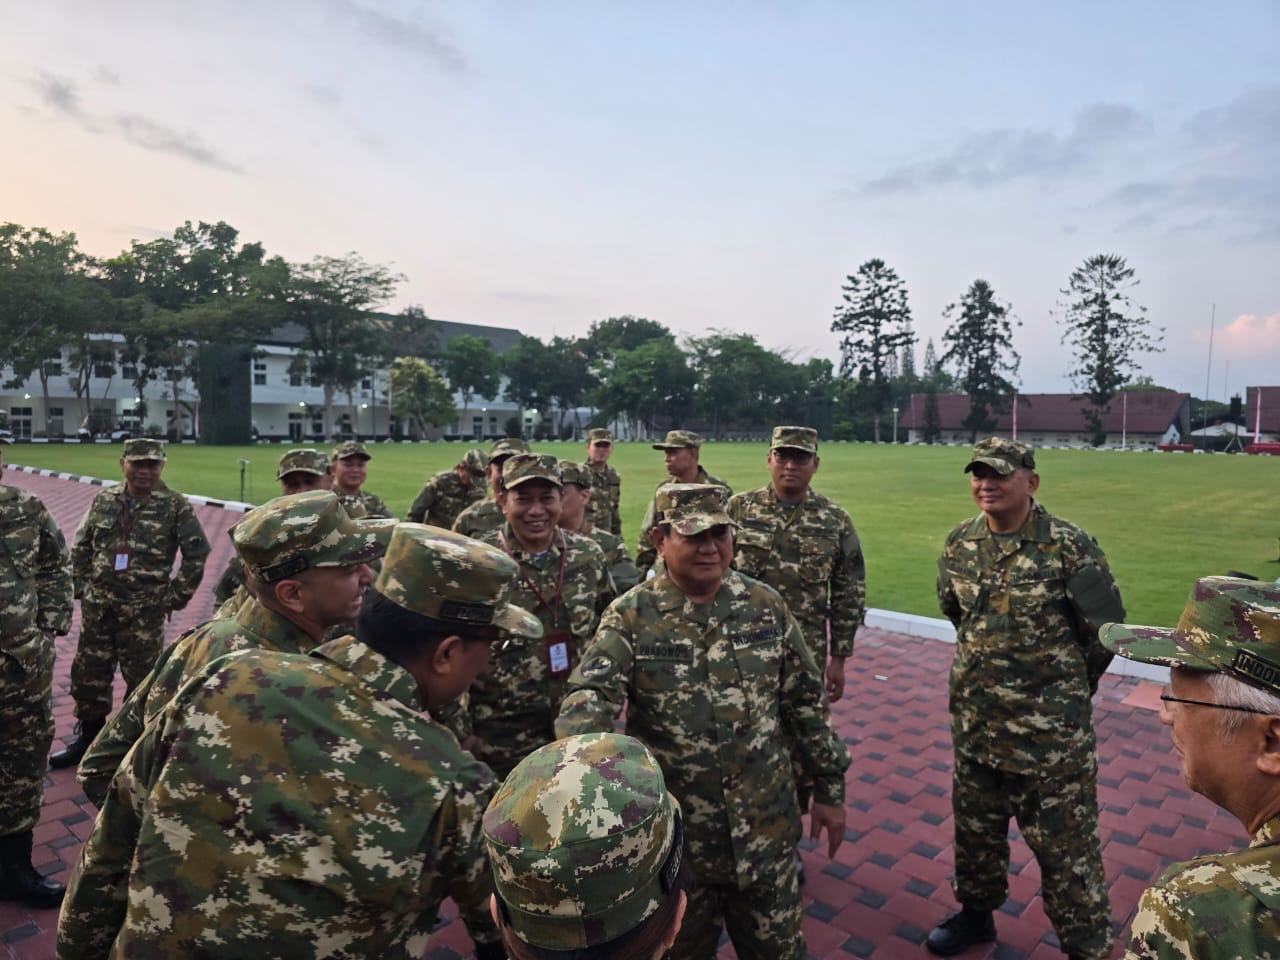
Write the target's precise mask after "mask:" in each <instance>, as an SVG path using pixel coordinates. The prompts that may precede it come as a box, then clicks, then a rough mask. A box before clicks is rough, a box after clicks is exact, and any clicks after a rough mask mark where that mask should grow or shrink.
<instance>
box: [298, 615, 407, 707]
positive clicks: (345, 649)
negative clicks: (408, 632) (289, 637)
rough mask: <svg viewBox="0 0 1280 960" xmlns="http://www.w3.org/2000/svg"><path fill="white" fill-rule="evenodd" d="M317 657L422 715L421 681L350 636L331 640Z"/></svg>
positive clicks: (317, 653) (316, 653) (324, 644)
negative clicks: (419, 688)
mask: <svg viewBox="0 0 1280 960" xmlns="http://www.w3.org/2000/svg"><path fill="white" fill-rule="evenodd" d="M311 655H312V656H313V657H318V658H319V659H321V660H328V661H330V662H331V663H336V664H337V665H338V666H340V667H342V668H344V669H345V670H347V671H348V672H349V673H351V674H352V676H354V677H356V679H358V680H359V681H360V682H361V683H363V684H364V685H365V686H366V687H369V688H371V689H373V690H374V691H376V692H377V693H378V694H379V696H380V698H383V699H387V698H390V699H392V700H397V701H399V702H400V703H403V704H404V705H405V706H406V707H409V708H411V709H413V710H416V711H418V712H422V710H424V709H425V708H426V704H424V703H423V702H422V695H421V694H420V693H419V691H418V681H416V680H414V679H413V676H412V674H410V673H409V671H408V670H406V669H405V668H404V667H402V666H400V665H398V664H395V663H392V662H391V661H390V660H388V659H387V658H386V657H384V656H383V655H382V654H380V653H378V652H377V651H376V650H374V649H373V648H371V647H368V646H366V645H365V644H363V643H361V642H360V641H359V640H357V639H356V638H355V637H353V636H351V635H350V634H348V635H347V636H344V637H339V638H338V639H337V640H330V641H329V642H327V643H323V644H321V645H320V646H318V647H316V648H315V649H314V650H312V651H311Z"/></svg>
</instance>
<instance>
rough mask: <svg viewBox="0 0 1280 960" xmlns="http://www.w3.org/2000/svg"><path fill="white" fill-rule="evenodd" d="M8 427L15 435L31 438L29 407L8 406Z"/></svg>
mask: <svg viewBox="0 0 1280 960" xmlns="http://www.w3.org/2000/svg"><path fill="white" fill-rule="evenodd" d="M9 429H10V430H12V431H13V435H14V436H15V437H25V438H26V439H28V440H30V439H31V408H30V407H10V408H9Z"/></svg>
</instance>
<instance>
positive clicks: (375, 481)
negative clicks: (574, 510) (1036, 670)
mask: <svg viewBox="0 0 1280 960" xmlns="http://www.w3.org/2000/svg"><path fill="white" fill-rule="evenodd" d="M535 448H536V449H537V450H538V451H539V452H545V453H551V454H555V455H557V456H571V457H581V456H583V455H584V453H585V450H584V447H583V446H582V445H580V444H568V443H542V444H536V445H535ZM285 449H286V447H285V446H283V445H275V446H271V445H262V446H257V447H197V446H181V447H174V448H171V452H170V459H169V463H168V465H167V467H166V468H165V480H166V481H168V482H169V483H170V485H171V486H174V487H176V488H177V489H179V490H183V491H185V492H187V493H201V494H205V495H207V496H212V497H218V498H225V499H239V498H240V466H239V460H240V458H244V459H247V460H249V465H248V467H247V468H246V471H245V478H246V479H245V499H247V500H249V501H251V502H260V501H262V500H265V499H267V498H269V497H270V496H272V495H273V494H274V493H275V490H276V486H275V479H274V478H275V464H276V460H277V459H278V458H279V455H280V454H281V453H283V452H284V450H285ZM464 450H465V448H464V447H463V446H462V445H460V444H447V443H434V444H418V445H413V444H380V445H378V446H376V447H375V448H374V459H373V462H372V463H371V464H370V465H369V484H368V486H369V489H370V490H372V491H373V492H375V493H377V494H379V495H380V496H382V497H383V498H384V499H385V500H386V501H387V503H388V504H389V505H390V506H391V508H392V509H393V510H394V511H396V512H397V513H398V514H403V513H404V511H405V510H407V509H408V506H409V503H410V501H411V500H412V499H413V497H414V494H416V493H417V491H418V487H419V486H420V484H421V483H422V481H423V480H424V479H425V478H426V477H427V476H428V475H429V474H431V473H432V472H434V471H436V470H440V469H443V468H444V467H447V466H450V465H451V464H454V463H456V462H457V461H458V459H459V458H460V457H461V455H462V453H463V452H464ZM765 452H766V446H765V445H764V444H763V443H758V444H746V443H719V444H708V445H707V446H706V447H705V448H704V449H703V452H702V462H703V463H704V464H705V465H706V466H707V468H708V469H709V470H710V471H711V472H712V473H714V474H716V475H717V476H720V477H722V478H724V479H725V480H726V481H728V482H729V483H730V484H732V485H733V488H734V489H735V490H745V489H748V488H750V487H753V486H759V485H761V484H763V483H764V482H765V481H766V479H767V475H766V473H765V469H764V458H765ZM5 453H6V459H7V460H8V461H9V462H12V463H26V464H30V465H33V466H39V467H47V468H52V469H56V470H63V471H68V472H72V473H79V474H88V475H91V476H98V477H116V476H118V475H119V466H118V464H117V459H118V457H119V452H118V450H117V449H116V448H114V447H108V446H104V445H94V446H89V445H79V444H66V445H49V446H44V445H31V446H27V445H22V446H16V447H9V448H8V449H7V450H6V451H5ZM821 453H822V467H821V469H820V470H819V472H818V475H817V478H816V480H815V486H816V487H817V488H818V489H819V490H821V491H822V492H823V493H826V494H827V495H828V496H831V497H832V498H834V499H835V500H836V501H838V502H839V503H841V504H843V505H844V507H845V508H846V509H847V510H848V511H849V513H850V514H851V515H852V517H853V522H854V525H855V526H856V527H857V528H858V532H859V534H860V535H861V537H862V541H863V547H864V551H865V553H866V556H867V577H868V595H869V602H870V604H871V605H872V606H875V607H881V608H885V609H890V610H901V611H906V612H909V613H918V614H923V615H925V616H937V615H938V614H937V607H936V605H935V601H934V594H933V578H934V569H935V567H934V564H935V562H936V559H937V555H938V551H939V549H940V547H941V544H942V539H943V537H944V536H945V535H946V533H947V531H948V530H949V529H950V528H951V527H952V526H953V525H955V524H956V523H957V522H959V521H960V520H962V519H964V518H965V517H967V516H969V515H971V514H972V513H973V512H974V511H975V508H974V506H973V503H972V501H971V500H970V499H969V491H968V482H967V479H966V477H965V476H964V474H963V473H962V472H961V470H962V467H963V466H964V464H965V462H966V460H967V456H966V454H967V450H965V449H961V448H957V447H907V446H897V447H895V446H890V445H881V446H875V445H871V444H827V445H824V446H823V447H822V449H821ZM1038 461H1039V470H1040V475H1041V485H1040V498H1041V500H1042V502H1043V503H1044V504H1045V506H1046V507H1047V508H1048V509H1049V510H1051V511H1053V512H1054V513H1056V514H1058V515H1060V516H1063V517H1065V518H1067V519H1069V520H1072V521H1074V522H1076V523H1078V524H1080V525H1081V526H1082V527H1084V528H1085V529H1086V530H1088V531H1089V532H1090V533H1092V534H1093V535H1094V536H1095V537H1097V538H1098V541H1099V543H1101V545H1102V547H1103V549H1104V550H1106V552H1107V555H1108V557H1110V559H1111V563H1112V566H1113V568H1114V569H1115V572H1116V577H1117V579H1118V580H1119V582H1120V587H1121V590H1122V591H1123V593H1124V597H1125V602H1126V606H1127V607H1128V609H1129V612H1130V618H1131V619H1133V620H1134V621H1136V622H1142V623H1158V624H1172V623H1174V622H1176V620H1177V617H1178V614H1179V613H1180V612H1181V610H1182V605H1183V603H1184V602H1185V600H1186V596H1187V591H1188V589H1189V588H1190V586H1191V583H1192V581H1194V580H1195V578H1196V577H1198V576H1205V575H1209V574H1220V573H1224V572H1226V571H1227V570H1244V571H1249V572H1251V573H1254V574H1256V575H1258V576H1261V577H1265V578H1267V579H1275V578H1276V577H1277V575H1280V565H1278V564H1277V563H1276V562H1275V561H1276V559H1277V538H1278V537H1280V519H1278V518H1277V511H1276V509H1275V506H1274V504H1275V497H1276V491H1277V490H1278V489H1280V458H1274V457H1248V456H1213V455H1203V454H1195V455H1192V454H1149V453H1117V452H1108V451H1085V450H1045V451H1040V452H1039V454H1038ZM612 462H613V464H614V466H616V467H617V468H618V471H619V473H621V474H622V478H623V483H622V494H623V502H622V508H623V525H624V528H625V529H624V533H625V535H626V537H627V540H628V543H630V544H631V545H632V547H633V548H634V545H635V538H636V535H637V532H638V529H639V526H640V519H641V517H642V515H643V513H644V508H645V503H646V500H647V498H648V497H649V495H651V493H652V491H653V487H654V485H655V484H657V483H658V482H659V481H660V480H661V479H662V478H663V476H665V471H664V469H663V465H662V455H661V453H660V452H658V451H655V450H652V449H650V447H649V446H648V445H647V444H625V443H624V444H618V445H617V448H616V451H615V453H614V457H613V461H612Z"/></svg>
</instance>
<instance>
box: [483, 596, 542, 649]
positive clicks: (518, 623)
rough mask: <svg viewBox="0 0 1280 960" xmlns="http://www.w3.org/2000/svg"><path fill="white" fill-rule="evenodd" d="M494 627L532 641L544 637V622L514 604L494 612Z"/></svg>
mask: <svg viewBox="0 0 1280 960" xmlns="http://www.w3.org/2000/svg"><path fill="white" fill-rule="evenodd" d="M493 625H494V626H495V627H501V628H502V629H503V630H506V631H507V632H508V633H516V634H519V635H520V636H522V637H529V638H530V639H532V640H537V639H538V638H539V637H541V636H542V621H541V620H539V619H538V618H537V617H535V616H534V615H533V614H532V613H530V612H529V611H528V610H526V609H525V608H524V607H517V606H516V605H515V604H514V603H506V604H502V605H501V606H499V607H498V608H497V609H495V610H494V611H493Z"/></svg>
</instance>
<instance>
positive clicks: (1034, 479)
mask: <svg viewBox="0 0 1280 960" xmlns="http://www.w3.org/2000/svg"><path fill="white" fill-rule="evenodd" d="M1039 489H1040V474H1038V473H1036V472H1035V471H1034V470H1032V471H1031V476H1030V477H1028V478H1027V490H1028V491H1030V492H1031V493H1035V492H1036V491H1037V490H1039Z"/></svg>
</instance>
